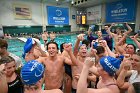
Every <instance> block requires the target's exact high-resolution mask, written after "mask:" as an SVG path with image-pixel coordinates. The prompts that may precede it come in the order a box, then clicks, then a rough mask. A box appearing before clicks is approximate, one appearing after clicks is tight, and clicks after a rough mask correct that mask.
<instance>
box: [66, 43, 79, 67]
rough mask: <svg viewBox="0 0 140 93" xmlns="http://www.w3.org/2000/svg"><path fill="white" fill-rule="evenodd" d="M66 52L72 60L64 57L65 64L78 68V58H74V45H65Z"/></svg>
mask: <svg viewBox="0 0 140 93" xmlns="http://www.w3.org/2000/svg"><path fill="white" fill-rule="evenodd" d="M64 50H65V51H67V53H68V54H69V56H70V59H69V58H68V57H64V58H65V61H64V62H65V63H66V64H69V65H74V66H76V65H77V62H78V61H77V59H76V57H75V56H74V54H73V52H72V45H71V44H65V45H64Z"/></svg>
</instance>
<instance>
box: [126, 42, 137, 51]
mask: <svg viewBox="0 0 140 93" xmlns="http://www.w3.org/2000/svg"><path fill="white" fill-rule="evenodd" d="M128 45H132V46H133V48H134V53H136V46H135V45H134V44H127V46H128ZM127 46H126V47H127Z"/></svg>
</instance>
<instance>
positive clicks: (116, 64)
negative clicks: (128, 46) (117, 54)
mask: <svg viewBox="0 0 140 93" xmlns="http://www.w3.org/2000/svg"><path fill="white" fill-rule="evenodd" d="M100 64H101V66H102V67H103V69H104V70H105V71H106V72H107V73H108V74H109V75H110V76H113V75H114V74H115V73H116V71H117V70H118V69H119V68H120V64H121V60H119V59H117V58H114V57H111V56H106V57H102V58H101V59H100Z"/></svg>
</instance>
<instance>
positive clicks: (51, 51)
mask: <svg viewBox="0 0 140 93" xmlns="http://www.w3.org/2000/svg"><path fill="white" fill-rule="evenodd" d="M48 53H49V56H51V57H54V56H56V55H57V53H58V49H57V46H56V45H55V44H53V43H52V44H49V45H48Z"/></svg>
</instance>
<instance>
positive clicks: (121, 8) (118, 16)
mask: <svg viewBox="0 0 140 93" xmlns="http://www.w3.org/2000/svg"><path fill="white" fill-rule="evenodd" d="M136 2H137V0H120V1H118V2H112V3H108V4H107V5H106V22H108V23H112V22H131V21H135V19H136V5H137V3H136Z"/></svg>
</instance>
